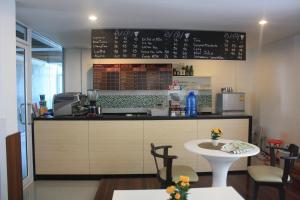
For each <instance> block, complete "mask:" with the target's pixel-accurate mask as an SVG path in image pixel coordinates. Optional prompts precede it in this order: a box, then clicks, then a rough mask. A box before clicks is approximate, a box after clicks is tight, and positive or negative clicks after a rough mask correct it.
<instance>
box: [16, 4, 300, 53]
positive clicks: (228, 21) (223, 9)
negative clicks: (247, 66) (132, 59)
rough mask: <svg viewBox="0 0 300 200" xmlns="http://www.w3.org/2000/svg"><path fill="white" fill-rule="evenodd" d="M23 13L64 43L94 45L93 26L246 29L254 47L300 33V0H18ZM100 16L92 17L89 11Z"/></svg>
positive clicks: (19, 12) (34, 25)
mask: <svg viewBox="0 0 300 200" xmlns="http://www.w3.org/2000/svg"><path fill="white" fill-rule="evenodd" d="M16 4H17V8H16V9H17V19H18V20H19V21H21V22H23V23H25V24H26V25H28V26H30V27H32V28H33V29H34V30H37V31H39V32H40V33H42V34H44V35H47V36H48V37H49V38H51V39H53V40H55V41H57V42H59V43H61V44H62V45H63V46H64V47H90V43H91V42H90V32H91V31H90V30H91V29H96V28H99V29H101V28H140V29H142V28H145V29H152V28H154V29H191V30H219V31H243V32H246V33H247V45H248V47H250V48H251V47H252V48H253V47H257V46H258V43H259V33H260V29H261V28H260V26H259V25H258V24H257V22H258V21H259V20H260V19H261V18H265V19H267V20H268V21H269V23H268V24H267V25H266V26H265V27H264V30H263V40H262V41H263V43H269V42H272V41H276V40H279V39H281V38H284V37H288V36H290V35H294V34H299V33H300V0H17V3H16ZM90 14H95V15H97V16H98V20H97V21H96V22H90V21H89V20H88V16H89V15H90Z"/></svg>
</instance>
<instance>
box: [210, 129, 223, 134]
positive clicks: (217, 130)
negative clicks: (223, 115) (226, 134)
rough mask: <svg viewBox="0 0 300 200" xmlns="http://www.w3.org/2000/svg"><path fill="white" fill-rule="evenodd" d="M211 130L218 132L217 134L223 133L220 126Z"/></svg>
mask: <svg viewBox="0 0 300 200" xmlns="http://www.w3.org/2000/svg"><path fill="white" fill-rule="evenodd" d="M211 132H213V133H216V134H222V131H221V129H220V128H213V129H212V130H211Z"/></svg>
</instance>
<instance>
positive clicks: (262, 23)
mask: <svg viewBox="0 0 300 200" xmlns="http://www.w3.org/2000/svg"><path fill="white" fill-rule="evenodd" d="M267 23H268V21H267V20H265V19H262V20H260V21H259V22H258V24H259V25H265V24H267Z"/></svg>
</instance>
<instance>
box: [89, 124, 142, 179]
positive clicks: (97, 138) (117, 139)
mask: <svg viewBox="0 0 300 200" xmlns="http://www.w3.org/2000/svg"><path fill="white" fill-rule="evenodd" d="M89 152H90V173H91V174H142V173H143V121H131V120H124V121H90V122H89Z"/></svg>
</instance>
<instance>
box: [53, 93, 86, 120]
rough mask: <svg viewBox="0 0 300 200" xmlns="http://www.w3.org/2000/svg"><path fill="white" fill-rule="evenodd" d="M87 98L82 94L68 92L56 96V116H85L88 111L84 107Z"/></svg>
mask: <svg viewBox="0 0 300 200" xmlns="http://www.w3.org/2000/svg"><path fill="white" fill-rule="evenodd" d="M83 99H86V96H84V95H81V93H80V92H68V93H60V94H56V95H54V97H53V113H54V116H65V115H84V114H87V112H88V109H87V108H85V107H84V105H82V104H84V100H83Z"/></svg>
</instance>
